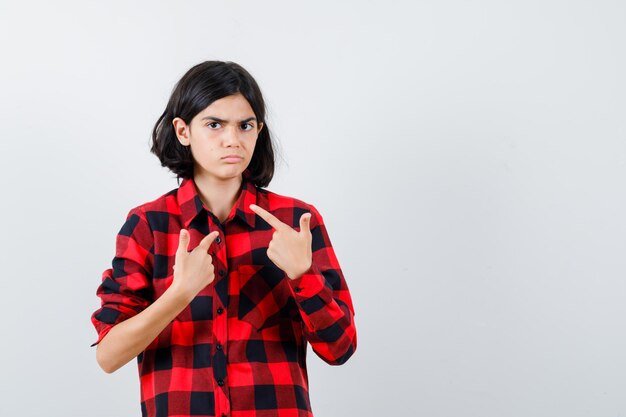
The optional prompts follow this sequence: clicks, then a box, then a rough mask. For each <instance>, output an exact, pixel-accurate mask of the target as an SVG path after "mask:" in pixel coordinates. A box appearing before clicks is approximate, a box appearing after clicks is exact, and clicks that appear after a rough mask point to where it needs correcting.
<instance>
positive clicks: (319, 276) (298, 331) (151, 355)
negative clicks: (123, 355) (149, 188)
mask: <svg viewBox="0 0 626 417" xmlns="http://www.w3.org/2000/svg"><path fill="white" fill-rule="evenodd" d="M251 203H254V204H256V205H258V206H260V207H262V208H264V209H265V210H267V211H269V212H270V213H272V214H273V215H274V216H276V217H277V218H278V219H280V220H281V221H282V222H284V223H286V224H289V225H291V226H292V227H293V228H294V229H296V230H299V226H300V223H299V221H300V216H301V215H302V214H304V213H307V212H311V213H312V217H311V220H310V228H311V233H312V237H313V241H312V251H313V262H312V265H311V268H310V269H309V270H308V271H306V272H305V273H304V274H303V275H302V276H301V277H299V278H297V279H294V280H291V279H290V278H289V277H288V276H287V275H286V274H285V273H284V272H283V271H282V270H281V269H279V268H278V267H277V266H276V265H275V264H274V263H273V262H272V261H271V260H270V259H269V258H268V256H267V252H266V251H267V247H268V244H269V242H270V240H271V239H272V233H273V232H274V229H273V228H272V226H270V225H269V224H268V223H267V222H266V221H265V220H263V219H262V218H261V217H260V216H258V215H257V214H256V213H254V212H253V211H252V210H250V208H249V205H250V204H251ZM181 228H186V229H187V230H189V232H190V242H189V247H188V250H193V249H194V248H195V247H196V246H197V245H198V244H199V243H200V241H201V240H202V238H203V237H204V236H206V235H208V234H209V233H210V232H212V231H215V230H218V231H219V236H218V237H217V238H216V239H215V240H214V242H213V243H212V244H211V247H210V248H209V253H210V254H211V255H212V257H213V265H214V267H215V280H214V281H213V282H212V283H211V284H209V285H208V286H207V287H205V288H204V289H203V290H202V291H200V293H198V295H197V296H196V297H195V298H194V299H193V300H192V301H191V303H190V304H189V305H188V306H187V307H186V308H185V309H184V310H183V311H182V312H181V313H180V314H179V315H178V316H177V317H176V318H175V319H174V320H173V321H172V322H171V323H170V324H168V325H167V326H166V327H165V329H164V330H163V331H162V332H161V333H160V334H159V336H157V338H156V339H155V340H154V341H153V342H152V343H150V344H149V345H148V346H147V347H146V349H145V350H144V351H143V352H142V353H140V354H139V355H138V356H137V364H138V367H139V377H140V386H141V412H142V416H144V417H164V416H177V417H182V416H232V417H270V416H272V417H275V416H276V417H291V416H293V417H296V416H298V417H311V416H313V413H312V410H311V404H310V400H309V386H308V375H307V368H306V351H307V342H308V343H310V344H311V347H312V348H313V351H314V352H315V353H316V354H317V355H318V356H319V357H320V358H321V359H323V360H324V361H325V362H327V363H329V364H331V365H340V364H343V363H344V362H345V361H347V360H348V358H350V356H352V354H353V353H354V351H355V349H356V345H357V336H356V328H355V324H354V307H353V304H352V299H351V296H350V292H349V291H348V286H347V284H346V281H345V279H344V276H343V273H342V271H341V268H340V266H339V263H338V261H337V258H336V256H335V253H334V251H333V248H332V246H331V242H330V239H329V237H328V234H327V231H326V227H325V226H324V221H323V219H322V216H321V215H320V213H319V212H318V211H317V209H316V208H315V207H313V205H311V204H307V203H304V202H303V201H301V200H297V199H295V198H290V197H286V196H282V195H279V194H276V193H273V192H271V191H268V190H266V189H264V188H260V187H256V186H255V185H254V184H253V183H252V182H251V181H249V174H248V170H246V171H244V173H243V181H242V188H241V194H240V195H239V198H238V200H237V202H236V203H235V205H234V206H233V208H232V210H231V212H230V214H229V215H228V217H227V219H226V220H225V221H224V222H223V223H221V222H220V221H219V220H218V219H217V217H215V215H214V214H213V213H211V212H210V211H208V210H207V209H206V208H205V207H204V205H203V203H202V201H201V200H200V198H199V196H198V192H197V189H196V186H195V183H194V182H193V180H192V179H184V180H183V181H182V183H181V184H180V186H179V187H178V188H175V189H173V190H171V191H169V192H168V193H166V194H164V195H162V196H161V197H159V198H157V199H156V200H153V201H151V202H148V203H145V204H142V205H140V206H138V207H135V208H133V209H131V210H130V212H129V213H128V216H127V218H126V222H125V223H124V225H123V226H122V228H121V229H120V231H119V233H118V235H117V238H116V254H115V257H114V258H113V261H112V268H109V269H107V270H105V271H104V272H103V274H102V283H101V285H100V286H99V287H98V289H97V292H96V294H97V295H98V296H99V297H100V298H101V301H102V306H101V308H99V309H98V310H97V311H95V312H94V313H93V315H92V317H91V320H92V323H93V325H94V326H95V328H96V330H97V332H98V339H97V341H96V342H95V343H94V344H93V345H92V346H95V345H96V344H97V343H99V342H100V340H102V338H103V337H104V336H105V335H106V334H107V332H108V331H109V330H110V329H111V328H112V327H113V326H114V325H116V324H117V323H120V322H121V321H123V320H126V319H128V318H130V317H132V316H134V315H136V314H138V313H139V312H141V311H142V310H143V309H144V308H146V307H147V306H148V305H149V304H150V303H151V302H152V301H154V300H155V299H156V298H158V297H159V296H161V295H162V294H163V292H164V291H165V290H166V289H167V288H168V286H169V285H170V284H171V282H172V278H173V269H172V266H173V264H174V259H175V253H176V249H177V247H178V239H179V232H180V229H181Z"/></svg>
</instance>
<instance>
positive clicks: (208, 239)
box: [198, 230, 220, 252]
mask: <svg viewBox="0 0 626 417" xmlns="http://www.w3.org/2000/svg"><path fill="white" fill-rule="evenodd" d="M219 234H220V232H218V231H217V230H214V231H212V232H211V233H209V234H208V235H206V236H205V237H204V238H202V240H201V241H200V243H199V244H198V246H199V247H201V248H202V250H203V251H204V252H206V251H208V250H209V247H210V246H211V243H213V241H214V240H215V238H216V237H217V236H219Z"/></svg>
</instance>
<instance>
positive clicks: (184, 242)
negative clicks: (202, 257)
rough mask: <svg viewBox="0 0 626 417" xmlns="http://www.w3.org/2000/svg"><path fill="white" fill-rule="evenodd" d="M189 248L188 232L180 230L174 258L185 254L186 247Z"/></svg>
mask: <svg viewBox="0 0 626 417" xmlns="http://www.w3.org/2000/svg"><path fill="white" fill-rule="evenodd" d="M188 246H189V232H188V231H187V230H185V229H180V234H179V235H178V249H176V257H177V258H178V257H180V256H183V255H185V254H187V247H188Z"/></svg>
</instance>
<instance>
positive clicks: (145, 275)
mask: <svg viewBox="0 0 626 417" xmlns="http://www.w3.org/2000/svg"><path fill="white" fill-rule="evenodd" d="M153 244H154V238H153V234H152V231H151V229H150V226H149V225H148V222H147V220H146V217H145V215H144V213H142V212H140V211H138V210H137V209H132V210H130V211H129V213H128V215H127V216H126V221H125V223H124V225H123V226H122V228H121V229H120V231H119V232H118V234H117V237H116V247H115V256H114V258H113V261H112V265H111V266H112V267H111V268H108V269H106V270H105V271H104V272H103V273H102V282H101V284H100V286H99V287H98V289H97V290H96V295H97V296H98V297H99V298H100V300H101V306H100V308H99V309H98V310H96V311H95V312H94V313H93V314H92V316H91V322H92V324H93V326H94V327H95V329H96V331H97V333H98V338H97V340H96V341H95V342H94V343H93V344H92V345H91V346H95V345H97V344H98V343H100V341H101V340H102V339H103V338H104V336H106V334H107V333H108V332H109V331H110V330H111V329H112V328H113V327H114V326H115V325H116V324H118V323H120V322H122V321H124V320H126V319H129V318H131V317H133V316H135V315H136V314H138V313H140V312H141V311H143V309H145V308H146V307H147V306H148V305H149V304H150V302H151V278H150V277H151V276H152V269H153V261H154V256H153V253H154V248H153Z"/></svg>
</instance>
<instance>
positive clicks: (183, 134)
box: [172, 117, 189, 146]
mask: <svg viewBox="0 0 626 417" xmlns="http://www.w3.org/2000/svg"><path fill="white" fill-rule="evenodd" d="M172 125H173V126H174V133H175V134H176V137H177V138H178V141H179V142H180V144H181V145H183V146H189V129H188V126H187V123H185V121H184V120H183V119H181V118H180V117H175V118H174V119H173V120H172Z"/></svg>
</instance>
